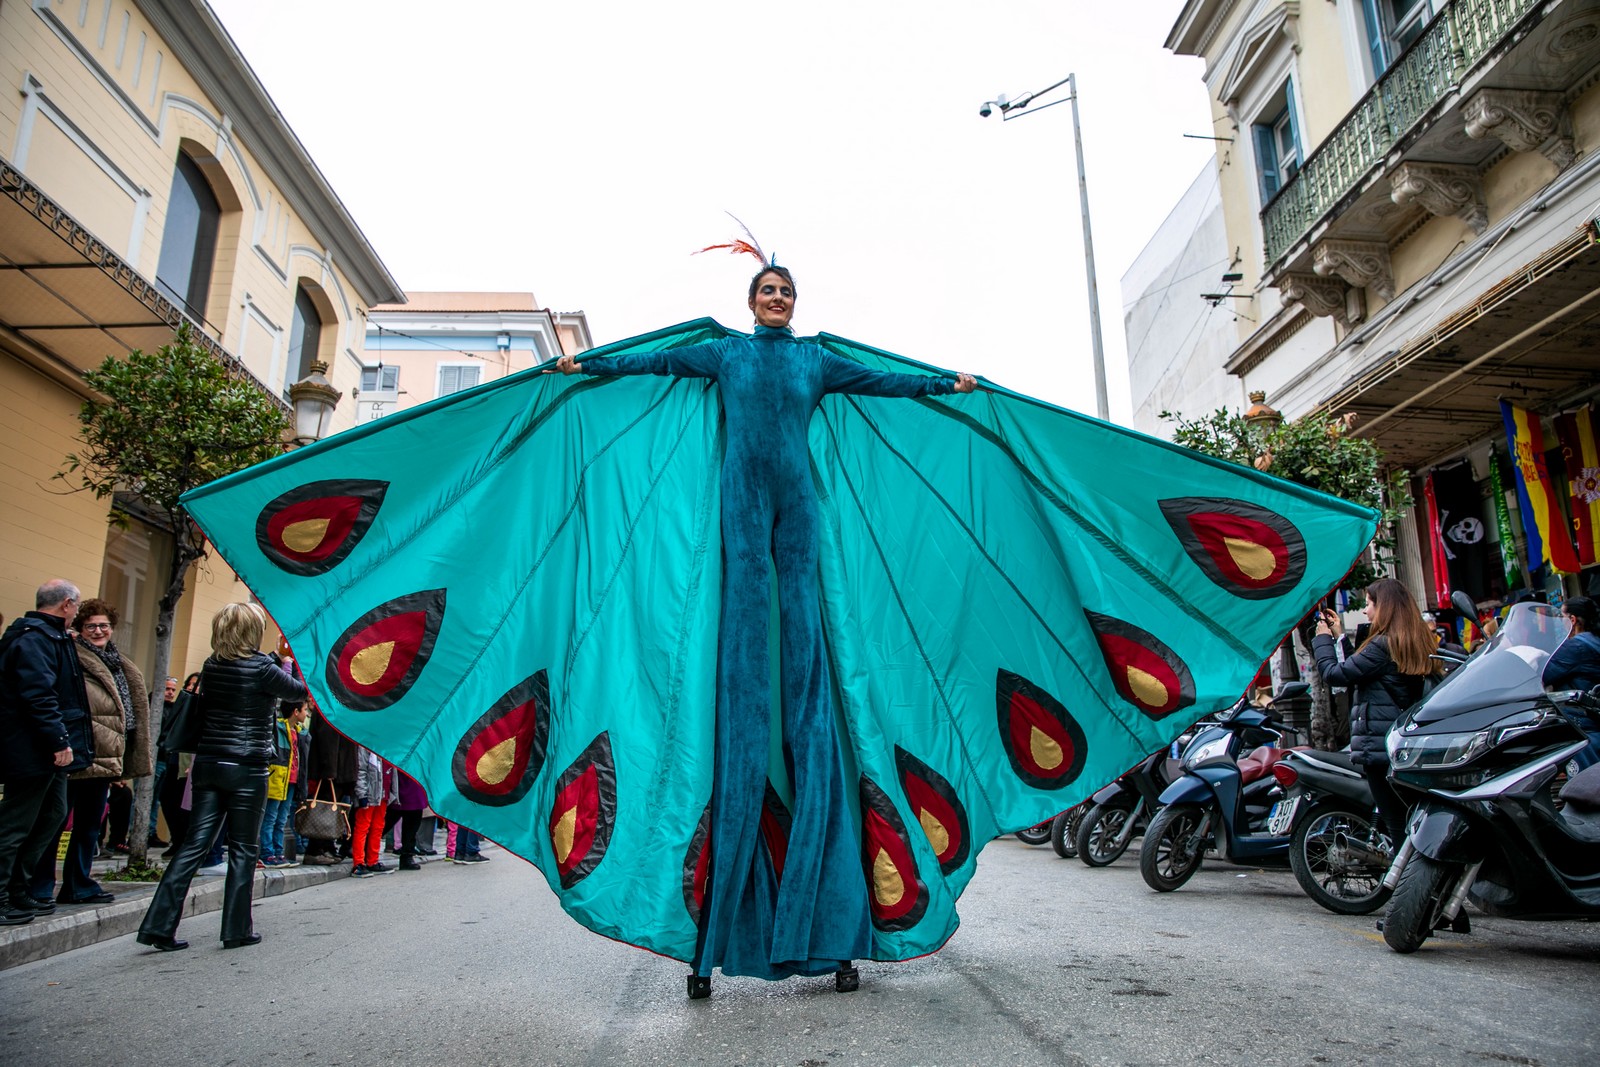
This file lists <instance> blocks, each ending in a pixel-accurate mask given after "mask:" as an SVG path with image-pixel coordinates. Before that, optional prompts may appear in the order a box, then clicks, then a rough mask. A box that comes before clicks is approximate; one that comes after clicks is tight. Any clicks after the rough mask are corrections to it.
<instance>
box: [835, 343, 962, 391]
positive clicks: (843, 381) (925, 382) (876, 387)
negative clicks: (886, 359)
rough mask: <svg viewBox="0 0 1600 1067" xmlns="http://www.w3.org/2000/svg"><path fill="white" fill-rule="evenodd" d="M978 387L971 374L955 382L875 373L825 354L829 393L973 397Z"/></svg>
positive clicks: (839, 357)
mask: <svg viewBox="0 0 1600 1067" xmlns="http://www.w3.org/2000/svg"><path fill="white" fill-rule="evenodd" d="M977 387H978V380H977V379H976V378H974V377H973V376H972V375H970V374H961V375H958V376H957V377H956V378H955V379H953V380H952V379H950V378H941V377H938V376H936V375H931V374H896V373H894V372H892V371H881V370H873V369H872V368H871V367H866V366H863V365H861V364H860V363H857V362H855V361H854V360H849V359H845V358H844V357H842V356H837V355H834V354H833V353H832V352H824V353H823V356H822V390H823V392H825V393H856V394H858V395H861V396H898V397H914V396H946V395H948V394H950V393H970V392H972V391H973V390H974V389H976V388H977Z"/></svg>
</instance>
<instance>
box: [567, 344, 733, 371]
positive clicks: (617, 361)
mask: <svg viewBox="0 0 1600 1067" xmlns="http://www.w3.org/2000/svg"><path fill="white" fill-rule="evenodd" d="M721 366H722V345H721V344H720V343H719V342H717V341H707V342H706V343H704V344H698V345H685V346H683V347H682V348H668V349H664V350H662V351H659V352H634V353H632V354H630V355H625V356H598V357H595V358H593V359H585V360H583V361H582V362H579V361H578V359H577V358H576V357H574V356H562V357H561V358H560V359H558V360H556V365H555V367H554V368H553V369H554V370H555V371H557V372H559V373H561V374H603V375H608V376H609V375H622V374H667V375H671V376H672V377H674V378H715V377H716V376H717V370H718V369H719V368H720V367H721ZM545 373H546V374H549V373H550V371H546V372H545Z"/></svg>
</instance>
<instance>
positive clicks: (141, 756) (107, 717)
mask: <svg viewBox="0 0 1600 1067" xmlns="http://www.w3.org/2000/svg"><path fill="white" fill-rule="evenodd" d="M76 649H77V652H78V663H79V665H80V666H82V667H83V680H84V688H85V689H86V690H87V692H88V694H89V716H90V718H91V719H92V720H93V723H94V762H93V763H92V764H90V765H89V766H88V767H85V768H84V769H83V770H81V771H79V772H78V773H76V774H74V775H73V776H72V777H74V778H143V777H145V776H147V775H149V774H153V773H154V771H155V764H154V762H153V761H152V760H151V758H150V697H149V694H148V693H146V691H145V688H144V675H143V674H140V673H139V668H138V667H135V666H134V665H133V661H132V660H130V659H128V658H127V657H126V656H124V657H123V658H122V673H123V675H124V676H125V677H126V678H127V679H128V695H129V696H130V697H132V698H133V716H134V732H133V751H131V752H130V751H128V746H127V738H126V737H125V736H124V734H123V730H124V729H125V727H126V723H127V721H128V719H127V716H126V715H125V714H124V713H123V709H122V696H121V694H120V693H119V692H118V691H117V680H116V678H115V677H113V676H112V674H111V668H110V667H107V666H106V665H105V661H104V660H102V659H101V658H100V657H99V656H97V655H95V654H94V653H93V652H92V651H90V650H89V649H87V648H84V647H83V646H82V645H77V646H76Z"/></svg>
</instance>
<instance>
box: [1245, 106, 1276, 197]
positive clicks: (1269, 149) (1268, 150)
mask: <svg viewBox="0 0 1600 1067" xmlns="http://www.w3.org/2000/svg"><path fill="white" fill-rule="evenodd" d="M1250 132H1251V134H1252V135H1254V137H1255V140H1256V167H1257V168H1259V170H1260V172H1261V203H1262V206H1265V205H1266V203H1267V201H1269V200H1271V199H1272V198H1273V197H1274V196H1277V195H1278V189H1279V187H1280V186H1281V185H1282V184H1283V183H1282V181H1281V180H1280V179H1279V177H1278V146H1277V145H1275V144H1273V142H1272V126H1271V124H1270V123H1261V124H1259V125H1256V126H1252V127H1250Z"/></svg>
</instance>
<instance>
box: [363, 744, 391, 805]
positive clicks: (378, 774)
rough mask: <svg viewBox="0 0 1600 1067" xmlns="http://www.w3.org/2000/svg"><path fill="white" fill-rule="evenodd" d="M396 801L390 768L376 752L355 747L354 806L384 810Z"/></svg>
mask: <svg viewBox="0 0 1600 1067" xmlns="http://www.w3.org/2000/svg"><path fill="white" fill-rule="evenodd" d="M397 799H399V797H398V794H396V793H395V791H394V772H393V770H392V769H391V768H390V766H389V765H388V764H387V763H385V762H384V761H383V760H381V759H379V758H378V754H377V753H376V752H373V751H372V750H370V749H365V748H361V747H360V746H357V748H356V791H355V806H356V807H358V808H386V807H388V806H389V802H390V801H391V800H397Z"/></svg>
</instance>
